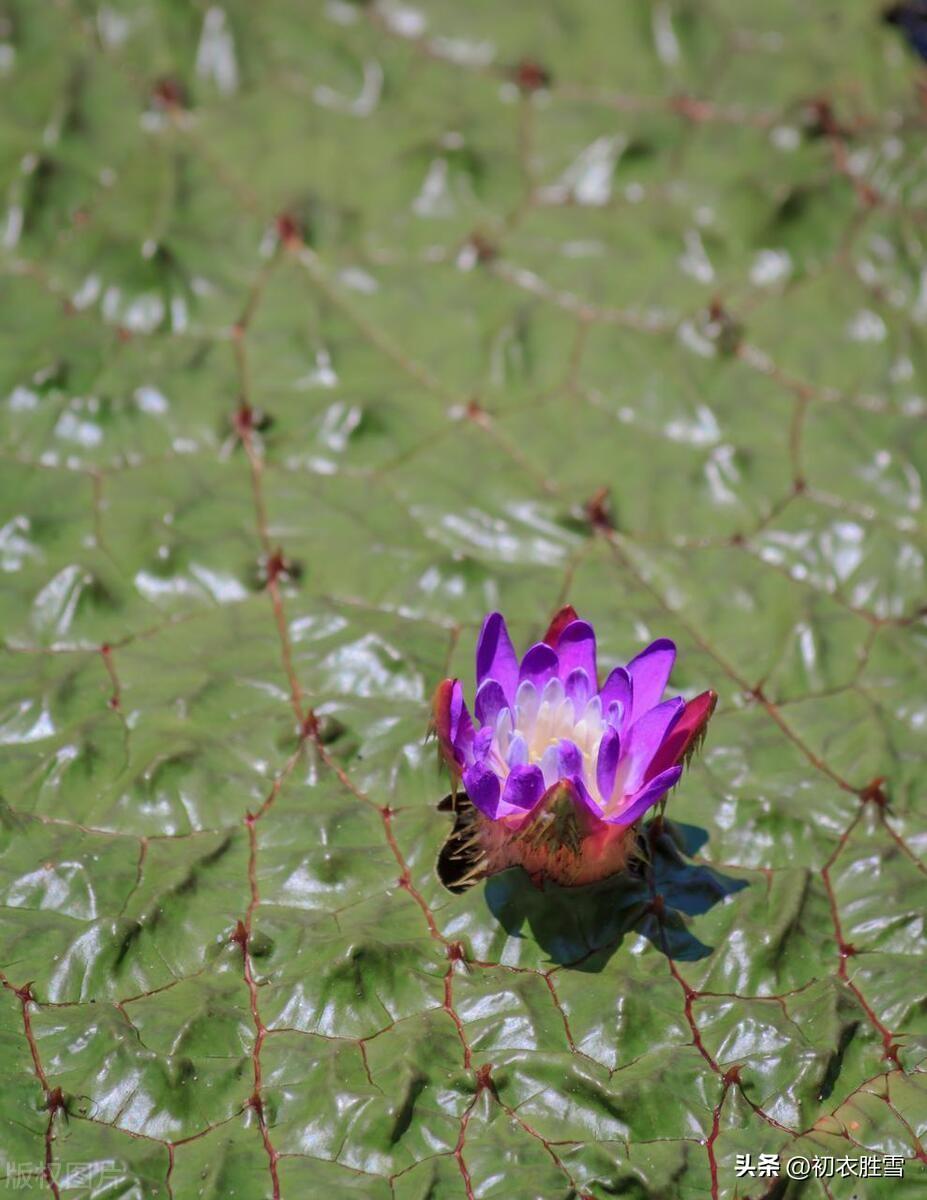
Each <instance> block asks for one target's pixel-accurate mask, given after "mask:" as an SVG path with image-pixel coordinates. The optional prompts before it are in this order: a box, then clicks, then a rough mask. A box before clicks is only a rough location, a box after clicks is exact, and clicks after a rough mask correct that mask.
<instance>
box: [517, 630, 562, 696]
mask: <svg viewBox="0 0 927 1200" xmlns="http://www.w3.org/2000/svg"><path fill="white" fill-rule="evenodd" d="M559 664H560V660H559V659H558V657H557V652H556V651H555V650H551V648H550V646H548V645H547V643H546V642H536V643H535V644H534V645H533V646H532V647H531V649H530V650H529V651H528V653H527V654H526V655H525V657H524V658H523V659H522V660H521V668H520V670H519V672H518V678H519V682H523V681H524V680H526V679H529V680H530V681H531V682H532V683H533V684H534V686H535V687H536V688H537V689H538V691H540V690H541V688H543V686H544V684H545V683H546V682H547V681H548V679H550V678H552V677H553V676H554V675H556V674H557V668H558V666H559Z"/></svg>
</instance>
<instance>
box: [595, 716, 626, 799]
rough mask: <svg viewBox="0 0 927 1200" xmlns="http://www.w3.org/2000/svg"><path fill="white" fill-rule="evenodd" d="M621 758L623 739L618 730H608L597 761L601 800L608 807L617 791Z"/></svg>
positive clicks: (596, 770) (597, 779) (596, 776)
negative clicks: (616, 784)
mask: <svg viewBox="0 0 927 1200" xmlns="http://www.w3.org/2000/svg"><path fill="white" fill-rule="evenodd" d="M620 758H621V737H620V735H619V733H618V730H617V729H611V728H609V729H606V730H605V732H604V733H603V734H602V740H601V742H599V757H598V759H597V761H596V768H595V778H596V786H597V787H598V789H599V799H600V800H601V801H602V804H603V806H606V805H607V804H608V802H609V800H610V799H611V796H612V792H613V791H614V790H615V772H616V771H617V770H618V760H619V759H620Z"/></svg>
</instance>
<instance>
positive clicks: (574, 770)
mask: <svg viewBox="0 0 927 1200" xmlns="http://www.w3.org/2000/svg"><path fill="white" fill-rule="evenodd" d="M557 770H558V772H559V774H560V778H561V779H582V777H583V756H582V752H581V750H580V748H579V746H577V744H576V743H575V742H571V741H570V740H569V739H568V738H561V739H560V741H559V742H558V743H557Z"/></svg>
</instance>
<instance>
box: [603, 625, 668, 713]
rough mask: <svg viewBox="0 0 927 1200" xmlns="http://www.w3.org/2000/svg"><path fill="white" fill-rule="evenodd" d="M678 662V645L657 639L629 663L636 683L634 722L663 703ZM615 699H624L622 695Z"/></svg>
mask: <svg viewBox="0 0 927 1200" xmlns="http://www.w3.org/2000/svg"><path fill="white" fill-rule="evenodd" d="M675 661H676V645H675V643H674V642H671V641H670V639H669V638H658V639H657V640H656V641H655V642H651V643H650V645H649V646H648V647H647V649H646V650H642V651H641V652H640V654H638V655H637V657H636V658H632V659H631V661H630V662H629V663H628V674H629V675H630V676H631V680H632V683H633V703H632V705H631V720H632V721H637V720H638V719H639V718H640V717H642V716H643V715H644V713H645V712H647V711H648V709H651V708H653V707H654V706H655V705H657V704H659V703H660V698H661V696H662V695H663V693H664V692H665V691H666V685H667V683H668V682H669V677H670V673H671V672H672V670H673V663H674V662H675ZM616 698H617V699H619V700H620V699H621V697H620V696H619V697H616Z"/></svg>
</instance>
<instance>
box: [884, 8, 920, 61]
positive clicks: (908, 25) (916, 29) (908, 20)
mask: <svg viewBox="0 0 927 1200" xmlns="http://www.w3.org/2000/svg"><path fill="white" fill-rule="evenodd" d="M882 16H883V18H884V19H885V21H886V22H887V24H889V25H897V26H898V28H899V29H900V30H901V32H902V33H903V34H904V35H905V37H906V38H907V39H908V42H909V43H910V45H911V47H912V49H914V50H915V51H916V52H917V53H918V54H919V55H920V56H921V58H922V59H924V61H925V62H927V3H924V2H923V0H908V3H907V4H892V5H891V6H890V7H889V8H887V9H885V11H884V13H883V14H882Z"/></svg>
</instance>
